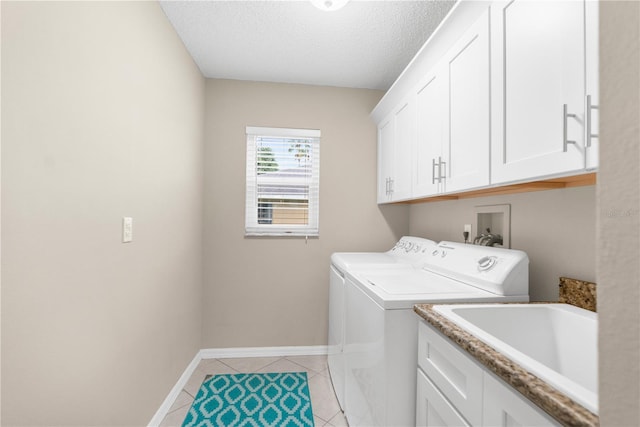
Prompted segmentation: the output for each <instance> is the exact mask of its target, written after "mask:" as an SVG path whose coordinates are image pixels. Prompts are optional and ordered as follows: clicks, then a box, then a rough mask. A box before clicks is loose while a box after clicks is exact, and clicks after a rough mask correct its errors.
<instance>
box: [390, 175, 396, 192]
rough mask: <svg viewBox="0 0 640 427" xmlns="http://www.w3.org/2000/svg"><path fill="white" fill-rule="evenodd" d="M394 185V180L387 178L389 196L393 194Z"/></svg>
mask: <svg viewBox="0 0 640 427" xmlns="http://www.w3.org/2000/svg"><path fill="white" fill-rule="evenodd" d="M395 183H396V181H395V179H393V178H389V194H393V187H394V184H395Z"/></svg>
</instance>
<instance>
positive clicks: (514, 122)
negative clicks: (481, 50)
mask: <svg viewBox="0 0 640 427" xmlns="http://www.w3.org/2000/svg"><path fill="white" fill-rule="evenodd" d="M491 14H492V17H491V27H492V30H491V31H492V37H491V38H492V40H493V42H494V45H493V49H492V54H493V58H492V82H493V83H492V99H493V100H494V102H493V115H492V120H493V123H492V132H493V135H492V163H491V167H492V169H491V180H492V183H500V182H507V181H516V180H525V179H528V178H534V177H535V178H539V177H544V176H548V175H554V174H561V173H566V172H570V171H577V170H580V169H583V168H584V165H585V160H584V135H583V129H584V128H583V123H584V87H585V75H584V60H585V59H584V2H582V1H571V0H569V1H528V0H513V1H498V2H495V3H494V4H493V5H492V7H491ZM565 106H566V113H565V108H564V107H565Z"/></svg>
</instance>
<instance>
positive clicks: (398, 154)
mask: <svg viewBox="0 0 640 427" xmlns="http://www.w3.org/2000/svg"><path fill="white" fill-rule="evenodd" d="M394 121H395V124H394V127H395V136H394V141H393V166H392V171H393V173H392V175H391V198H392V200H393V201H396V200H406V199H409V198H411V173H412V169H413V161H414V159H413V148H414V139H415V126H416V117H415V105H414V103H413V102H409V101H407V102H406V103H404V104H403V105H402V106H401V107H400V108H399V109H398V110H396V112H395V117H394Z"/></svg>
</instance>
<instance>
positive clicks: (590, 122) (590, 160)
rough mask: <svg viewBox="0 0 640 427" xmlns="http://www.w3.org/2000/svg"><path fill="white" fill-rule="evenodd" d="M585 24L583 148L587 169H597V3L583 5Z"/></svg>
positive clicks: (589, 2)
mask: <svg viewBox="0 0 640 427" xmlns="http://www.w3.org/2000/svg"><path fill="white" fill-rule="evenodd" d="M585 22H586V25H587V27H586V33H585V35H586V55H587V56H586V61H585V62H586V66H587V69H586V78H587V82H586V83H587V92H586V105H585V114H586V117H585V125H584V126H585V146H586V147H587V169H588V170H593V169H596V168H597V167H598V145H599V144H598V141H599V140H598V132H599V126H598V118H599V114H598V112H599V110H598V104H600V96H599V95H598V93H599V85H598V60H599V56H598V46H599V44H598V2H597V1H595V0H587V2H586V5H585Z"/></svg>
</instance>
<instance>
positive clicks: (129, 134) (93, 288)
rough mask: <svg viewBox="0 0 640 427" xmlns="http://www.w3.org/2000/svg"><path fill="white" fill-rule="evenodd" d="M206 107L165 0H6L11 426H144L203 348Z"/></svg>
mask: <svg viewBox="0 0 640 427" xmlns="http://www.w3.org/2000/svg"><path fill="white" fill-rule="evenodd" d="M203 114H204V79H203V78H202V77H201V75H200V73H199V71H198V69H197V67H196V66H195V65H194V63H193V61H192V60H191V58H190V57H189V55H188V53H187V52H186V50H185V49H184V47H183V45H182V43H181V41H180V40H179V38H178V37H177V35H176V33H175V31H174V30H173V28H172V27H171V25H170V24H169V22H168V21H167V19H166V17H165V16H164V14H163V12H162V10H161V9H160V7H159V5H158V4H157V3H155V2H104V3H103V2H41V3H35V2H20V3H13V2H7V1H3V2H2V124H3V127H2V151H3V153H2V198H3V200H2V424H3V425H83V426H86V425H110V426H111V425H145V424H146V423H148V422H149V420H150V419H151V417H152V416H153V414H154V413H155V411H156V410H157V409H158V407H159V406H160V404H161V403H162V401H163V399H164V398H165V397H166V396H167V393H168V392H169V390H170V389H171V387H173V385H174V384H175V382H176V380H177V379H178V378H179V376H180V374H181V373H182V372H183V371H184V369H185V367H186V366H187V365H188V363H189V362H190V361H191V360H192V358H193V357H194V355H195V354H196V351H197V350H198V349H199V348H200V338H201V334H200V332H201V304H200V296H201V283H202V273H201V271H202V262H201V248H202V238H201V233H202V141H203V136H202V134H203ZM123 216H132V217H133V219H134V233H133V234H134V241H133V242H132V243H129V244H122V243H120V237H121V234H120V233H121V221H122V217H123Z"/></svg>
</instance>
